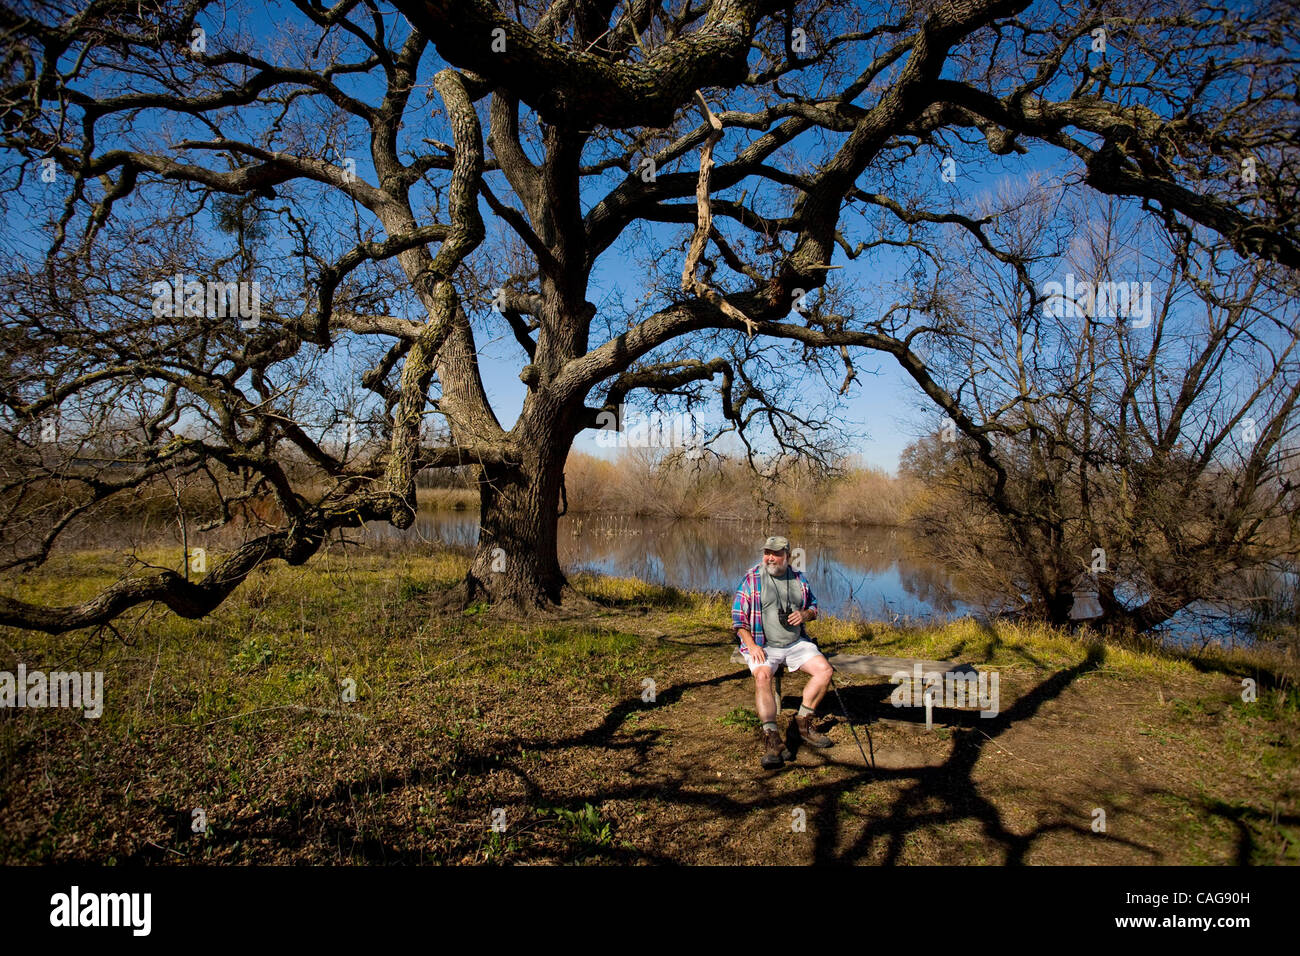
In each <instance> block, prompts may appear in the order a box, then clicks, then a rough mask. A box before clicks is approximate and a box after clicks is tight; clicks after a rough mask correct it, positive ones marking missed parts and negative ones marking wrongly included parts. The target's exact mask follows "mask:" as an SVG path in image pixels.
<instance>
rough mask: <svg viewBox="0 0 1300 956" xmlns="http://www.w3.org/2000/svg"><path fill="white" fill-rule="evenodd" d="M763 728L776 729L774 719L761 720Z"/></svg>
mask: <svg viewBox="0 0 1300 956" xmlns="http://www.w3.org/2000/svg"><path fill="white" fill-rule="evenodd" d="M763 729H764V730H776V729H777V727H776V721H775V720H765V721H763Z"/></svg>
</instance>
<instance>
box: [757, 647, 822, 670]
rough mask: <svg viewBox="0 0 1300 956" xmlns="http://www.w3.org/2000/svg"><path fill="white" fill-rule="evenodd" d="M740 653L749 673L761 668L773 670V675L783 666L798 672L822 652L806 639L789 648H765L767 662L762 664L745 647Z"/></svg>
mask: <svg viewBox="0 0 1300 956" xmlns="http://www.w3.org/2000/svg"><path fill="white" fill-rule="evenodd" d="M740 652H741V653H742V654H744V655H745V663H746V664H748V665H749V672H750V673H751V674H752V673H754V671H756V670H758V669H759V668H760V667H768V668H771V671H772V673H773V674H775V673H776V672H777V668H779V667H780V666H781V665H782V664H785V666H786V667H788V668H789V669H790V670H792V671H797V670H798V669H799V668H801V667H803V666H804V665H805V664H807V663H808V662H809V661H810V660H812V659H813V658H814V657H819V656H820V655H821V651H819V650H818V649H817V645H816V644H814V643H813V642H812V641H810V640H808V639H807V638H805V639H804V640H802V641H796V642H795V643H793V644H791V645H790V646H789V647H767V646H764V647H763V653H764V654H765V655H767V660H765V661H763V663H762V664H759V663H756V662H755V661H754V659H753V658H752V657H750V655H749V651H748V650H747V649H746V648H745V647H743V646H742V647H741V649H740Z"/></svg>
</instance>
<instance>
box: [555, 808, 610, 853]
mask: <svg viewBox="0 0 1300 956" xmlns="http://www.w3.org/2000/svg"><path fill="white" fill-rule="evenodd" d="M541 812H542V813H549V814H551V815H552V816H555V817H557V818H558V819H560V820H563V821H564V822H565V823H567V824H568V825H569V827H570V829H571V830H572V831H573V834H574V836H576V837H577V838H578V839H579V840H580V841H582V842H583V843H585V844H588V845H589V846H609V845H610V841H611V840H612V839H613V836H614V833H613V828H612V827H611V826H610V825H609V824H608V823H605V822H604V821H603V820H601V819H600V811H599V810H597V809H596V808H595V807H593V806H592V805H591V804H590V803H584V804H583V805H582V809H581V810H569V809H567V808H565V807H546V808H544V809H543V810H542V811H541Z"/></svg>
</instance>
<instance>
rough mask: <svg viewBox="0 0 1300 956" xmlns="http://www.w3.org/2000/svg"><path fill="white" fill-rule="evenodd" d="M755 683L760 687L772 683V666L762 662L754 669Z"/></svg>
mask: <svg viewBox="0 0 1300 956" xmlns="http://www.w3.org/2000/svg"><path fill="white" fill-rule="evenodd" d="M754 683H756V684H757V685H758V686H759V687H767V686H770V685H771V683H772V668H770V667H768V666H767V665H766V664H760V665H759V666H758V667H757V668H755V670H754Z"/></svg>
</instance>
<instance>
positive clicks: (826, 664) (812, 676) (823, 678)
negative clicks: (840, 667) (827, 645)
mask: <svg viewBox="0 0 1300 956" xmlns="http://www.w3.org/2000/svg"><path fill="white" fill-rule="evenodd" d="M801 669H802V670H805V671H807V672H808V675H809V676H808V686H807V687H805V688H804V689H803V705H804V706H805V707H807V708H808V709H809V710H816V709H817V705H818V704H820V703H821V702H822V698H823V697H825V696H826V689H827V688H828V687H830V686H831V674H832V673H833V669H832V668H831V662H830V661H828V660H827V659H826V658H825V656H823V655H822V654H818V655H817V656H816V657H814V658H812V659H811V660H807V661H805V662H804V663H803V667H802V668H801Z"/></svg>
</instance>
